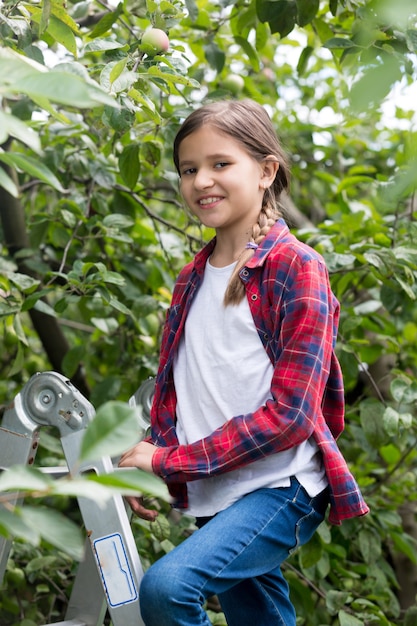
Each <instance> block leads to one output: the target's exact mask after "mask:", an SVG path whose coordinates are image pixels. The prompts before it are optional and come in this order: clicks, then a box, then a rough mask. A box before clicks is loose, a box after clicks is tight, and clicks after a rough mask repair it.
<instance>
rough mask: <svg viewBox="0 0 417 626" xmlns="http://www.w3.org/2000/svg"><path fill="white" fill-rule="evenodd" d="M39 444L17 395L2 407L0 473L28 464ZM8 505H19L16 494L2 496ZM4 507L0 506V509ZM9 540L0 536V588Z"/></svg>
mask: <svg viewBox="0 0 417 626" xmlns="http://www.w3.org/2000/svg"><path fill="white" fill-rule="evenodd" d="M38 444H39V429H38V426H37V425H36V424H33V422H31V421H30V420H27V419H26V417H25V413H24V411H23V407H22V404H21V396H20V395H18V396H16V398H15V401H14V402H13V403H12V404H11V405H10V406H8V407H7V408H6V410H5V412H4V416H3V421H2V426H1V428H0V470H7V469H9V468H10V467H12V466H13V465H32V464H33V462H34V460H35V456H36V452H37V449H38ZM0 495H3V496H4V498H5V499H6V501H7V503H8V505H11V506H15V505H17V504H19V503H20V502H21V498H20V497H19V494H18V493H3V494H0ZM3 506H4V505H3V504H2V503H0V507H3ZM12 543H13V541H12V540H10V539H6V537H3V536H0V585H1V584H2V582H3V578H4V574H5V572H6V567H7V561H8V559H9V555H10V550H11V548H12Z"/></svg>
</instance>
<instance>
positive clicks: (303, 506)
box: [120, 100, 368, 626]
mask: <svg viewBox="0 0 417 626" xmlns="http://www.w3.org/2000/svg"><path fill="white" fill-rule="evenodd" d="M174 162H175V166H176V168H177V170H178V173H179V176H180V189H181V193H182V195H183V198H184V200H185V202H186V204H187V205H188V207H189V209H190V210H191V211H192V213H194V215H195V216H196V217H197V218H198V219H199V220H200V221H201V222H202V223H203V224H204V225H205V226H208V227H211V228H214V229H215V231H216V236H215V238H214V239H213V240H212V241H211V242H210V243H209V244H207V245H206V247H205V248H204V249H203V250H201V251H200V252H199V253H198V254H197V255H196V257H195V259H194V261H193V262H192V263H190V264H189V265H187V266H186V267H185V268H184V269H183V270H182V272H181V273H180V275H179V278H178V280H177V283H176V286H175V289H174V294H173V298H172V305H171V308H170V310H169V312H168V316H167V320H166V325H165V329H164V333H163V339H162V348H161V357H160V365H159V370H158V374H157V378H156V387H155V396H154V401H153V407H152V439H151V441H152V443H151V442H150V441H146V442H145V441H144V442H141V443H139V444H137V445H136V446H135V447H134V448H133V449H132V450H130V451H128V452H126V453H125V454H124V455H123V456H122V458H121V461H120V465H121V466H123V467H129V466H135V467H140V468H142V469H144V470H147V471H150V472H154V473H155V474H157V475H158V476H161V477H162V478H163V479H164V480H165V481H166V483H167V484H168V486H169V489H170V492H171V494H172V495H173V496H174V498H175V505H176V506H177V507H179V508H181V509H183V510H184V511H186V512H187V513H189V514H190V515H193V516H195V517H196V523H197V526H198V527H199V530H198V531H196V532H195V533H194V534H193V535H192V536H191V537H189V538H188V539H186V540H185V541H184V542H183V543H182V544H181V545H179V546H178V547H176V548H175V550H173V551H172V552H170V553H169V554H167V555H166V556H164V557H163V558H162V559H160V560H159V561H158V562H157V563H155V564H154V565H152V566H151V567H150V569H149V570H148V571H147V572H146V574H145V576H144V578H143V580H142V583H141V589H140V606H141V613H142V617H143V620H144V622H145V624H146V626H197V624H199V625H203V626H208V625H209V624H210V621H209V619H208V617H207V614H206V613H205V611H204V609H203V605H204V601H205V599H206V598H207V597H209V596H212V595H215V594H216V595H217V596H218V598H219V600H220V603H221V606H222V609H223V611H224V613H225V616H226V619H227V623H228V625H229V626H246V625H247V626H253V625H254V624H256V626H272V625H277V626H278V625H280V626H295V623H296V617H295V611H294V608H293V606H292V604H291V601H290V598H289V589H288V585H287V582H286V580H285V578H284V577H283V575H282V572H281V564H282V563H283V561H284V560H285V559H286V558H287V557H288V556H289V555H290V554H291V553H292V552H293V551H294V550H295V549H296V548H297V547H298V546H299V545H301V544H303V543H305V542H306V541H308V540H309V539H310V537H311V536H312V535H313V533H314V532H315V530H316V528H317V526H318V525H319V524H320V523H321V521H322V520H323V518H324V515H325V512H326V509H327V506H328V504H329V502H330V513H329V520H330V522H332V523H336V524H340V523H341V521H342V520H343V519H345V518H350V517H353V516H359V515H364V514H365V513H367V512H368V507H367V505H366V504H365V502H364V501H363V499H362V496H361V494H360V491H359V489H358V486H357V484H356V482H355V480H354V478H353V477H352V475H351V473H350V472H349V470H348V467H347V465H346V462H345V460H344V459H343V457H342V454H341V452H340V451H339V449H338V446H337V444H336V439H337V437H338V436H339V435H340V433H341V432H342V430H343V424H344V422H343V420H344V400H343V385H342V375H341V371H340V367H339V363H338V361H337V359H336V356H335V353H334V346H335V341H336V334H337V325H338V318H339V304H338V302H337V301H336V299H335V297H334V295H333V294H332V292H331V290H330V286H329V280H328V274H327V270H326V267H325V265H324V262H323V259H322V258H321V257H320V256H319V254H317V253H316V252H315V251H314V250H312V249H311V248H310V247H308V246H307V245H305V244H303V243H301V242H299V241H298V240H297V239H296V238H295V237H294V236H293V235H292V234H290V232H289V230H288V228H287V226H286V224H285V222H284V221H283V219H282V217H281V214H280V210H279V197H280V194H281V193H282V192H283V191H284V190H285V189H287V187H288V181H289V171H288V166H287V162H286V158H285V155H284V153H283V151H282V149H281V146H280V144H279V142H278V139H277V137H276V135H275V133H274V128H273V126H272V123H271V120H270V118H269V117H268V115H267V113H266V111H265V110H264V109H263V107H261V106H260V105H258V104H256V103H255V102H252V101H250V100H243V101H230V102H216V103H212V104H208V105H206V106H203V107H201V108H200V109H198V110H196V111H194V112H193V113H192V114H191V115H190V116H189V117H188V118H187V119H186V120H185V122H184V123H183V125H182V127H181V128H180V130H179V132H178V134H177V137H176V138H175V142H174ZM128 500H129V503H130V506H131V508H132V509H133V511H134V512H135V513H136V514H137V515H139V516H140V517H142V518H144V519H147V520H153V519H155V517H156V515H157V513H156V511H151V510H148V509H146V508H145V507H144V506H143V501H142V500H141V499H140V498H137V499H135V498H129V499H128Z"/></svg>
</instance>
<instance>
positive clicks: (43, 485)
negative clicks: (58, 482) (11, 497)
mask: <svg viewBox="0 0 417 626" xmlns="http://www.w3.org/2000/svg"><path fill="white" fill-rule="evenodd" d="M51 484H52V479H51V478H50V477H49V476H47V475H46V474H42V472H41V471H40V470H39V469H36V468H35V467H31V466H29V465H12V467H10V468H8V469H7V471H4V472H2V473H1V474H0V492H2V491H13V490H14V491H48V490H49V488H50V486H51Z"/></svg>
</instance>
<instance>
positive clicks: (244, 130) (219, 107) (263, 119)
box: [174, 99, 290, 306]
mask: <svg viewBox="0 0 417 626" xmlns="http://www.w3.org/2000/svg"><path fill="white" fill-rule="evenodd" d="M205 124H210V126H212V127H213V128H214V129H215V130H217V131H218V132H221V133H223V134H225V135H228V136H229V137H231V138H232V139H234V140H235V141H238V142H239V143H240V144H241V145H242V146H243V148H244V149H245V150H246V151H247V153H248V154H249V156H251V157H252V158H253V159H255V161H258V162H262V161H264V160H265V159H266V158H267V157H270V156H271V155H272V157H274V158H275V159H276V160H277V162H278V163H279V168H278V170H277V173H276V176H275V180H274V182H273V184H272V185H271V187H269V188H268V189H266V190H265V193H264V197H263V201H262V208H261V211H260V213H259V216H258V220H257V222H256V224H254V225H253V228H252V234H251V238H250V241H251V242H252V243H254V244H258V245H259V244H260V243H261V241H262V240H263V239H264V238H265V237H266V235H267V234H268V232H269V231H270V229H271V228H272V226H273V225H274V223H275V222H276V220H277V219H278V218H279V217H280V216H281V214H282V213H281V203H280V196H281V193H282V192H283V191H284V190H286V189H288V187H289V179H290V172H289V166H288V161H287V157H286V155H285V152H284V151H283V149H282V147H281V144H280V142H279V141H278V138H277V135H276V132H275V129H274V126H273V124H272V121H271V119H270V117H269V115H268V113H267V112H266V110H265V109H264V108H263V107H262V106H261V105H260V104H258V103H257V102H254V101H253V100H249V99H245V100H227V101H220V102H212V103H210V104H206V105H203V106H202V107H201V108H199V109H196V110H195V111H193V112H192V113H191V114H190V115H189V116H188V117H187V119H186V120H185V121H184V122H183V124H182V126H181V127H180V129H179V131H178V133H177V135H176V137H175V139H174V163H175V167H176V168H177V172H178V174H179V175H181V174H180V170H179V154H178V153H179V147H180V144H181V142H182V141H183V139H185V138H186V137H188V135H191V133H193V132H195V131H197V130H198V129H199V128H201V126H203V125H205ZM253 254H254V250H253V249H245V250H244V251H243V252H242V254H241V255H240V257H239V259H238V261H237V264H236V267H235V269H234V271H233V273H232V276H231V277H230V281H229V284H228V287H227V289H226V293H225V297H224V304H225V305H226V306H227V305H228V304H238V303H239V302H241V300H242V299H243V298H244V296H245V287H244V284H243V282H242V281H241V279H240V277H239V272H240V270H241V269H242V267H243V266H244V265H245V264H246V263H247V262H248V260H249V259H250V258H251V257H252V256H253Z"/></svg>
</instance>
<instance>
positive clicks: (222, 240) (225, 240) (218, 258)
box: [210, 233, 249, 267]
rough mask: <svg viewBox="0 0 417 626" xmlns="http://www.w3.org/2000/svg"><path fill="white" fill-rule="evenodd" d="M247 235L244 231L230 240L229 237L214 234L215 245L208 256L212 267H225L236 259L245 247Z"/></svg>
mask: <svg viewBox="0 0 417 626" xmlns="http://www.w3.org/2000/svg"><path fill="white" fill-rule="evenodd" d="M248 241H249V235H248V234H247V233H245V234H244V235H242V236H241V237H237V238H235V239H233V240H231V239H230V238H229V237H222V236H221V235H220V233H217V235H216V245H215V247H214V250H213V253H212V255H211V257H210V263H211V265H213V266H214V267H225V266H226V265H230V264H231V263H234V262H235V261H237V260H238V258H239V257H240V256H241V254H242V252H243V251H244V250H245V248H246V244H247V243H248Z"/></svg>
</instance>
